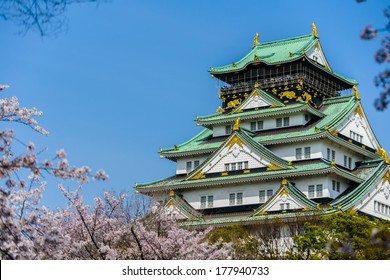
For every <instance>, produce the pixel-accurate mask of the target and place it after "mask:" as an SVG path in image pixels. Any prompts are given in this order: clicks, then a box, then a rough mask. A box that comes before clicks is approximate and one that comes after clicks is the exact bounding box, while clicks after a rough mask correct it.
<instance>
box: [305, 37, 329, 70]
mask: <svg viewBox="0 0 390 280" xmlns="http://www.w3.org/2000/svg"><path fill="white" fill-rule="evenodd" d="M306 55H307V57H308V58H309V59H311V60H312V61H314V62H317V63H318V64H320V65H322V66H324V67H326V68H327V69H330V66H329V64H328V61H327V60H326V57H325V54H324V52H323V51H322V48H321V45H320V43H319V42H317V43H316V44H315V45H314V47H313V48H311V49H310V50H309V51H307V53H306Z"/></svg>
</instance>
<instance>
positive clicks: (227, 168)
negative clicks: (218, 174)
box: [225, 163, 230, 171]
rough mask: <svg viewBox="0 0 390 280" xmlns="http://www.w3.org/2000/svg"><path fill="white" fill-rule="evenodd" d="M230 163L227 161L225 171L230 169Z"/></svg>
mask: <svg viewBox="0 0 390 280" xmlns="http://www.w3.org/2000/svg"><path fill="white" fill-rule="evenodd" d="M229 170H230V169H229V163H225V171H229Z"/></svg>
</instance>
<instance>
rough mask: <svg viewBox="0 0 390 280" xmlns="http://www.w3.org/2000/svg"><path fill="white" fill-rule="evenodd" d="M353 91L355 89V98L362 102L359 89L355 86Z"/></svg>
mask: <svg viewBox="0 0 390 280" xmlns="http://www.w3.org/2000/svg"><path fill="white" fill-rule="evenodd" d="M352 89H353V95H354V96H355V98H356V99H357V100H360V95H359V90H358V89H357V87H356V86H355V85H354V86H353V87H352Z"/></svg>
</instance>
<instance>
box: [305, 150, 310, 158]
mask: <svg viewBox="0 0 390 280" xmlns="http://www.w3.org/2000/svg"><path fill="white" fill-rule="evenodd" d="M310 155H311V148H310V147H305V158H310Z"/></svg>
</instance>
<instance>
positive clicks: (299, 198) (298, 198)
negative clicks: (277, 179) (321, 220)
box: [254, 179, 315, 216]
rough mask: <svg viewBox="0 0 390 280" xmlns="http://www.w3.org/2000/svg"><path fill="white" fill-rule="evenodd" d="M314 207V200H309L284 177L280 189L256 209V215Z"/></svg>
mask: <svg viewBox="0 0 390 280" xmlns="http://www.w3.org/2000/svg"><path fill="white" fill-rule="evenodd" d="M314 208H315V203H314V202H312V201H309V200H308V199H307V198H306V196H305V195H304V194H303V193H301V192H300V191H299V190H298V189H296V188H295V187H294V186H292V185H291V184H289V183H288V182H287V181H286V180H285V179H283V180H282V185H281V187H280V188H279V190H278V191H277V192H276V193H275V194H274V195H273V196H272V197H271V198H270V199H269V200H268V201H267V202H266V203H264V204H263V205H262V206H261V207H260V208H259V209H258V210H256V212H255V214H254V215H255V216H256V215H259V214H262V213H268V212H277V211H288V210H303V209H304V210H308V209H314Z"/></svg>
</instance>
